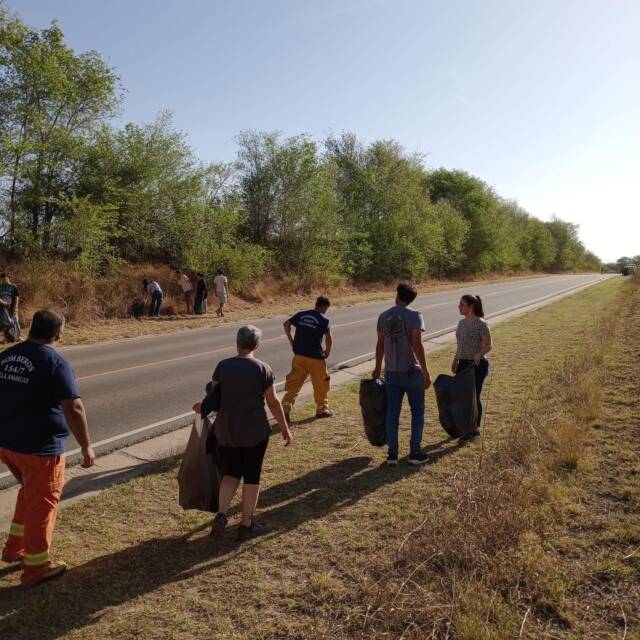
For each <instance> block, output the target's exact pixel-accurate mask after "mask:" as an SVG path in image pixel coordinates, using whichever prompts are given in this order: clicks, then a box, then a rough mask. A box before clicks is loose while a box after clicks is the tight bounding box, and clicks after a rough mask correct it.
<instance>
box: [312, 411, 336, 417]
mask: <svg viewBox="0 0 640 640" xmlns="http://www.w3.org/2000/svg"><path fill="white" fill-rule="evenodd" d="M332 415H333V411H331V410H329V409H325V410H324V411H321V412H320V413H316V418H330V417H331V416H332Z"/></svg>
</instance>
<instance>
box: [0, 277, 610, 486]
mask: <svg viewBox="0 0 640 640" xmlns="http://www.w3.org/2000/svg"><path fill="white" fill-rule="evenodd" d="M597 281H598V280H592V281H590V282H586V283H581V284H579V285H575V286H573V287H569V288H568V289H563V290H562V291H557V292H555V293H551V294H549V295H547V296H543V297H541V298H537V299H535V300H531V301H530V302H526V303H523V304H524V305H526V306H530V305H534V304H536V303H537V302H541V301H543V300H546V299H547V298H550V297H553V296H557V295H561V294H563V293H567V292H569V291H573V290H574V289H579V288H581V287H586V286H587V285H590V284H593V283H594V282H597ZM439 304H449V303H448V302H447V303H439ZM520 308H524V306H523V305H516V306H514V307H509V308H507V309H501V310H500V311H496V312H494V313H492V314H490V315H489V316H488V317H489V318H491V317H494V316H497V315H500V314H502V313H509V312H510V311H514V310H516V309H520ZM455 328H456V325H454V326H451V327H447V328H446V329H440V330H439V331H434V332H433V333H429V334H426V335H425V337H424V338H423V341H425V340H429V339H430V338H432V337H435V336H441V335H444V334H445V333H448V332H449V331H453V330H455ZM271 339H272V340H273V338H271ZM221 350H223V349H218V350H217V351H221ZM372 355H375V351H373V352H371V353H366V354H362V355H359V356H356V357H355V358H350V359H349V360H345V361H344V362H340V363H338V364H337V365H335V369H340V368H346V367H345V365H346V364H348V363H349V362H353V361H355V360H358V359H366V358H368V357H370V356H372ZM275 384H276V388H277V387H278V386H280V385H282V384H284V380H281V381H280V382H276V383H275ZM189 416H195V414H194V412H193V411H187V413H181V414H180V415H178V416H174V417H173V418H167V419H166V420H160V421H159V422H154V423H153V424H148V425H146V426H144V427H139V428H137V429H132V430H131V431H127V432H125V433H120V434H118V435H116V436H111V437H110V438H105V439H104V440H99V441H98V442H95V443H93V447H94V448H98V447H101V446H104V445H106V444H111V443H113V442H117V441H118V440H122V439H124V438H128V437H130V436H133V435H137V434H140V433H144V432H145V431H150V430H151V429H157V428H158V427H162V426H163V425H166V424H169V423H171V422H175V421H176V420H182V419H184V418H187V417H189ZM78 453H80V449H72V450H71V451H68V452H66V454H65V455H66V456H67V457H70V456H73V455H76V454H78ZM9 476H11V472H10V471H4V472H2V473H0V479H2V478H7V477H9Z"/></svg>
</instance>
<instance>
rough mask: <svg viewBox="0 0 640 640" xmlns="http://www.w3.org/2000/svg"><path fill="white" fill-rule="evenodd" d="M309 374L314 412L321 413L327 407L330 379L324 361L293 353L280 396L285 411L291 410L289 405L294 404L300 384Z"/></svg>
mask: <svg viewBox="0 0 640 640" xmlns="http://www.w3.org/2000/svg"><path fill="white" fill-rule="evenodd" d="M309 376H311V384H312V385H313V398H314V400H315V401H316V413H322V412H323V411H325V410H326V409H328V408H329V389H330V388H331V379H330V377H329V372H328V371H327V363H326V361H324V360H319V359H317V358H307V357H305V356H298V355H294V356H293V361H292V362H291V371H290V372H289V374H288V375H287V381H286V383H285V387H284V398H282V407H283V409H284V410H285V413H289V412H290V411H291V407H293V405H294V404H295V401H296V398H297V397H298V394H299V393H300V389H302V385H303V384H304V383H305V382H306V380H307V378H308V377H309Z"/></svg>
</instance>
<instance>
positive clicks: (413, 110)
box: [8, 0, 640, 260]
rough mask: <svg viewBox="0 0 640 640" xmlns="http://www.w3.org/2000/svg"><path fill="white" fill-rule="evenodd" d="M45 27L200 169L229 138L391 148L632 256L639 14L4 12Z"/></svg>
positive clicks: (601, 0)
mask: <svg viewBox="0 0 640 640" xmlns="http://www.w3.org/2000/svg"><path fill="white" fill-rule="evenodd" d="M8 7H9V9H11V10H14V11H17V12H18V13H19V14H20V16H21V17H22V19H23V20H25V22H27V23H28V24H30V25H32V26H35V27H45V26H47V25H48V23H49V22H50V21H51V20H53V19H56V18H57V19H58V20H59V22H60V25H61V27H62V29H63V31H64V32H65V34H66V37H67V41H68V42H69V44H70V45H71V46H72V47H74V48H75V49H76V50H78V51H84V50H87V49H96V50H97V51H99V52H100V53H101V54H102V55H103V56H104V57H105V58H106V59H107V60H108V61H109V62H110V64H112V65H113V66H114V67H116V68H117V70H118V72H119V74H120V77H121V79H122V83H123V85H124V87H125V88H126V90H127V93H126V99H125V103H124V106H123V113H122V118H123V120H126V121H136V122H144V121H149V120H151V119H153V118H154V117H155V115H156V114H157V113H158V112H159V111H161V110H164V109H168V110H171V111H173V113H174V118H175V123H176V125H177V126H178V127H179V128H180V129H182V130H183V131H184V132H185V133H186V134H187V138H188V141H189V143H190V144H191V146H192V147H193V148H194V150H195V151H196V153H197V154H198V155H199V156H200V157H201V158H202V159H203V160H231V159H232V158H233V157H234V156H235V145H234V142H233V138H234V136H235V135H236V134H237V133H238V132H239V131H240V130H242V129H248V128H253V129H262V130H273V129H278V130H281V131H282V132H283V133H284V134H285V135H293V134H297V133H302V132H305V133H309V134H310V135H312V136H313V137H315V138H317V139H322V138H323V137H324V136H325V135H326V134H327V133H329V132H332V131H333V132H336V133H339V132H341V131H343V130H347V131H353V132H354V133H356V134H357V135H358V137H359V138H360V139H362V140H363V141H365V142H370V141H372V140H375V139H378V138H394V139H396V140H398V141H399V142H401V143H402V144H403V145H404V146H405V148H406V149H408V150H409V151H420V152H423V153H425V154H426V160H427V165H428V166H430V167H440V166H444V167H449V168H460V169H464V170H466V171H469V172H470V173H473V174H475V175H477V176H479V177H481V178H482V179H484V180H485V181H486V182H488V183H490V184H492V185H493V186H494V187H495V188H496V190H497V191H498V192H499V193H500V194H501V195H503V196H505V197H508V198H512V199H515V200H517V201H518V202H519V203H520V204H521V205H522V206H523V207H525V208H526V209H527V210H528V211H529V212H530V213H532V214H533V215H536V216H537V217H539V218H542V219H549V218H550V217H551V215H552V214H554V213H555V214H557V215H558V216H559V217H561V218H563V219H565V220H569V221H571V222H575V223H578V224H579V225H580V235H581V238H582V240H583V241H584V242H585V244H586V245H587V247H589V248H590V249H592V250H593V251H595V252H596V253H597V254H598V255H599V256H600V257H601V258H603V259H604V260H612V259H615V258H617V257H619V256H621V255H623V254H631V255H635V254H640V204H639V202H640V194H639V193H638V192H639V189H638V187H640V153H639V152H640V2H638V1H637V0H534V1H533V2H524V1H518V0H515V1H512V0H502V1H501V2H498V1H495V0H469V1H452V2H432V1H427V0H254V1H249V0H227V1H224V2H222V1H217V0H182V1H178V0H108V1H105V0H8Z"/></svg>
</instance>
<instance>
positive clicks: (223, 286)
mask: <svg viewBox="0 0 640 640" xmlns="http://www.w3.org/2000/svg"><path fill="white" fill-rule="evenodd" d="M213 286H214V287H215V288H216V296H218V304H219V305H220V306H219V307H218V309H217V310H216V314H217V315H218V318H222V317H223V316H224V305H225V304H226V302H227V299H228V297H229V291H228V289H227V276H225V275H224V273H222V269H218V275H217V276H216V277H215V278H214V279H213Z"/></svg>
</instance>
